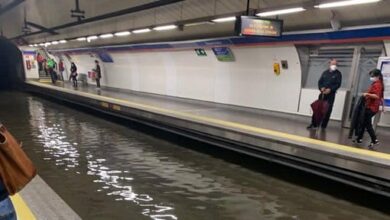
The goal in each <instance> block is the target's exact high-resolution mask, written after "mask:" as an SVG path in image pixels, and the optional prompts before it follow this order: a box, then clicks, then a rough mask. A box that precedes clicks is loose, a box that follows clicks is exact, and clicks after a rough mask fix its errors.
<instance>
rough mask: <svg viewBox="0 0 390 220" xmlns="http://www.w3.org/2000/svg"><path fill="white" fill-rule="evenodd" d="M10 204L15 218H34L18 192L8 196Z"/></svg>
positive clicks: (21, 219)
mask: <svg viewBox="0 0 390 220" xmlns="http://www.w3.org/2000/svg"><path fill="white" fill-rule="evenodd" d="M10 198H11V201H12V204H13V205H14V208H15V211H16V215H17V218H18V219H20V220H36V218H35V216H34V214H33V213H32V212H31V210H30V208H29V207H28V206H27V204H26V203H25V202H24V200H23V199H22V197H21V196H20V195H19V194H15V195H13V196H11V197H10Z"/></svg>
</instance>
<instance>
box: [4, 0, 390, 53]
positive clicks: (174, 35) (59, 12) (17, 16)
mask: <svg viewBox="0 0 390 220" xmlns="http://www.w3.org/2000/svg"><path fill="white" fill-rule="evenodd" d="M15 1H21V0H0V5H1V7H2V8H4V7H6V6H7V5H8V4H11V3H12V2H15ZM162 1H164V0H162ZM75 2H76V0H55V1H53V0H28V1H27V0H25V1H21V3H20V4H18V5H17V6H15V7H14V8H12V9H10V10H7V11H4V12H2V13H1V8H0V27H1V30H2V33H3V34H4V36H6V37H8V38H15V37H18V36H22V35H23V34H24V33H23V32H22V29H23V26H24V20H25V19H26V20H27V21H28V22H30V23H33V24H37V25H39V26H41V27H45V28H49V29H50V28H52V27H56V26H60V25H63V24H67V23H71V22H75V21H77V19H76V18H72V17H71V16H70V15H71V12H70V11H71V10H73V9H75V8H76V5H75V4H76V3H75ZM154 2H159V1H156V0H154V1H153V0H127V1H123V0H94V1H91V0H79V6H80V9H81V10H83V11H85V18H87V19H88V18H92V17H95V16H99V15H102V14H107V13H112V12H116V11H119V10H123V9H126V8H131V7H136V6H140V5H144V4H148V3H154ZM318 2H322V1H321V0H312V1H310V0H250V8H251V9H252V10H254V11H264V10H267V9H278V8H285V7H287V6H290V7H291V6H305V7H306V6H307V5H309V7H307V10H306V11H304V12H301V13H297V14H288V15H282V16H279V19H283V20H284V26H285V30H286V31H295V30H307V29H323V28H331V24H330V20H331V18H332V17H335V18H336V20H339V21H340V23H341V25H342V26H343V27H346V26H357V25H371V24H388V23H390V10H389V8H390V1H389V0H382V1H380V2H377V3H373V4H365V5H358V6H351V7H343V8H334V9H316V8H314V7H313V5H314V4H316V3H318ZM246 4H247V0H183V1H179V2H177V3H173V4H169V5H166V6H161V7H158V8H153V9H148V10H143V11H139V12H134V13H130V14H126V15H122V16H118V17H113V18H108V19H104V20H100V21H95V22H91V23H87V24H82V25H75V26H73V27H67V28H63V29H57V30H55V32H57V33H58V34H57V35H53V34H50V33H41V34H35V35H31V36H27V37H23V38H24V39H25V40H26V41H27V42H28V43H41V42H47V41H53V40H60V39H69V38H77V37H80V36H89V35H96V34H104V33H114V32H117V31H123V30H131V29H138V28H143V27H149V26H157V25H163V24H177V23H180V22H183V21H188V22H190V21H195V20H197V19H200V20H202V19H205V20H207V19H211V18H215V17H219V16H220V17H221V16H228V15H237V14H241V13H243V12H244V11H245V10H246ZM233 27H234V25H233V23H224V24H213V23H207V24H202V25H198V26H192V27H185V28H184V30H173V31H169V32H158V33H154V34H150V33H149V34H144V35H137V36H135V35H134V34H133V35H131V36H130V37H128V38H126V39H124V38H121V39H110V40H107V41H104V42H103V41H99V42H98V41H96V42H91V43H90V45H97V44H113V43H131V42H146V41H166V40H183V39H198V38H207V37H220V36H227V35H232V34H233ZM29 29H30V32H36V31H39V28H37V27H33V26H29ZM80 45H81V43H78V44H77V43H76V44H74V46H80ZM67 46H69V45H67Z"/></svg>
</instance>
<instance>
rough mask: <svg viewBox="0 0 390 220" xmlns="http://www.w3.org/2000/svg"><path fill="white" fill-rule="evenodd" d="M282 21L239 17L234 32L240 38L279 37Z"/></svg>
mask: <svg viewBox="0 0 390 220" xmlns="http://www.w3.org/2000/svg"><path fill="white" fill-rule="evenodd" d="M282 31H283V21H282V20H277V19H264V18H260V17H254V16H241V17H239V18H238V19H237V20H236V32H237V34H238V35H240V36H262V37H280V36H281V35H282Z"/></svg>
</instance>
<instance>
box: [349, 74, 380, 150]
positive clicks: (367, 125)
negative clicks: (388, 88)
mask: <svg viewBox="0 0 390 220" xmlns="http://www.w3.org/2000/svg"><path fill="white" fill-rule="evenodd" d="M370 80H371V82H372V84H371V86H370V88H369V89H368V91H367V92H366V93H364V94H363V96H364V97H365V101H366V110H365V117H364V129H361V132H360V134H359V135H358V139H357V140H356V142H357V143H362V139H363V134H364V131H365V130H367V132H368V134H369V135H370V137H371V144H370V145H369V147H370V148H373V147H374V145H377V144H379V141H378V139H377V137H376V134H375V131H374V129H373V127H372V118H373V117H374V116H375V115H376V113H378V112H379V106H380V105H381V103H382V99H383V93H384V85H383V75H382V73H381V71H380V70H378V69H375V70H372V71H371V72H370Z"/></svg>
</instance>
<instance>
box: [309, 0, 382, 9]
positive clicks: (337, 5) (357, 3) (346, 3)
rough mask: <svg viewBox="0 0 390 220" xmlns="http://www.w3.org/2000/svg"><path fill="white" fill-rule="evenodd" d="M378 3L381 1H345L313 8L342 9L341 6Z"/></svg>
mask: <svg viewBox="0 0 390 220" xmlns="http://www.w3.org/2000/svg"><path fill="white" fill-rule="evenodd" d="M379 1H381V0H347V1H338V2H329V3H323V4H319V5H316V6H314V7H316V8H334V7H343V6H350V5H360V4H368V3H375V2H379Z"/></svg>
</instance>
